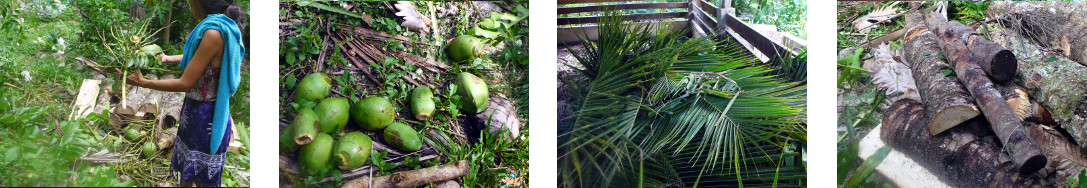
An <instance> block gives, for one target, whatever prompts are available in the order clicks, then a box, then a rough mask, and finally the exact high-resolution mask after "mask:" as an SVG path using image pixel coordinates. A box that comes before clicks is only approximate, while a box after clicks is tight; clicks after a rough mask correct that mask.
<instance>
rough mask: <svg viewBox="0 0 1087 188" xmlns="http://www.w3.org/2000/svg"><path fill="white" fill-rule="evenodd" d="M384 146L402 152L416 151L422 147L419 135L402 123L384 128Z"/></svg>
mask: <svg viewBox="0 0 1087 188" xmlns="http://www.w3.org/2000/svg"><path fill="white" fill-rule="evenodd" d="M384 137H385V144H388V145H390V146H393V147H394V148H397V149H400V150H404V151H418V150H419V148H420V147H422V146H423V142H422V141H421V140H419V133H416V132H415V129H412V128H411V127H410V126H408V125H405V124H403V123H393V124H392V125H389V127H386V128H385V135H384Z"/></svg>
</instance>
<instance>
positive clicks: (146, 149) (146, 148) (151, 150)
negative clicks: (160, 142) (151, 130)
mask: <svg viewBox="0 0 1087 188" xmlns="http://www.w3.org/2000/svg"><path fill="white" fill-rule="evenodd" d="M155 150H158V149H157V148H155V144H153V143H151V142H146V143H144V144H143V157H146V158H151V155H154V154H155Z"/></svg>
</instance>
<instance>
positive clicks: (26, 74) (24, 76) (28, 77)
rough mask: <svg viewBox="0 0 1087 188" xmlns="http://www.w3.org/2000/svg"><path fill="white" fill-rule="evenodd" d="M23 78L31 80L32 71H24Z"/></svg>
mask: <svg viewBox="0 0 1087 188" xmlns="http://www.w3.org/2000/svg"><path fill="white" fill-rule="evenodd" d="M23 80H25V81H26V82H30V71H23Z"/></svg>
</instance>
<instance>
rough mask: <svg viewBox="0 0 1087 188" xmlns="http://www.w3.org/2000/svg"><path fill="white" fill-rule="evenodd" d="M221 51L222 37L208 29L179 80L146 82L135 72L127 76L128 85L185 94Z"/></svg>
mask: <svg viewBox="0 0 1087 188" xmlns="http://www.w3.org/2000/svg"><path fill="white" fill-rule="evenodd" d="M222 51H223V38H222V36H221V35H220V33H219V31H216V30H213V29H209V30H207V31H204V38H203V39H201V40H200V46H199V47H197V48H196V53H195V54H193V58H192V60H189V65H188V66H186V67H185V72H184V73H182V74H181V78H179V79H168V80H148V79H146V78H143V73H141V72H140V71H139V70H137V71H136V72H134V73H133V74H132V75H129V76H128V78H127V79H128V83H130V84H132V85H135V86H139V87H145V88H148V89H154V90H160V91H170V92H185V91H189V90H192V88H193V86H194V85H196V81H197V80H198V79H199V78H200V75H201V74H204V69H206V68H207V67H208V64H211V61H212V60H213V58H215V56H216V55H219V54H220V53H222ZM167 57H168V56H167Z"/></svg>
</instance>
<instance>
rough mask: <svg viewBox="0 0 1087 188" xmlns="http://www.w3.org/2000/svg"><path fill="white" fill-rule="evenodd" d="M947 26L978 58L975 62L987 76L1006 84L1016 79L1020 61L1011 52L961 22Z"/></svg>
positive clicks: (949, 23) (950, 23)
mask: <svg viewBox="0 0 1087 188" xmlns="http://www.w3.org/2000/svg"><path fill="white" fill-rule="evenodd" d="M947 26H948V30H951V31H953V33H956V35H958V37H959V38H960V39H961V40H962V41H963V42H965V43H966V48H967V49H968V50H970V54H971V55H973V56H974V58H977V59H975V60H976V61H977V63H978V66H980V67H981V70H983V71H985V74H987V75H989V77H992V78H993V81H995V82H997V83H1004V82H1008V81H1010V80H1012V78H1014V77H1015V73H1016V71H1017V70H1018V64H1017V63H1018V61H1017V60H1016V59H1015V54H1012V52H1011V50H1008V49H1007V48H1004V47H1003V46H1000V45H997V44H996V43H993V41H989V40H986V39H985V37H983V36H981V34H978V32H977V31H974V29H973V28H970V27H966V26H965V25H962V24H961V23H959V22H948V24H947Z"/></svg>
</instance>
